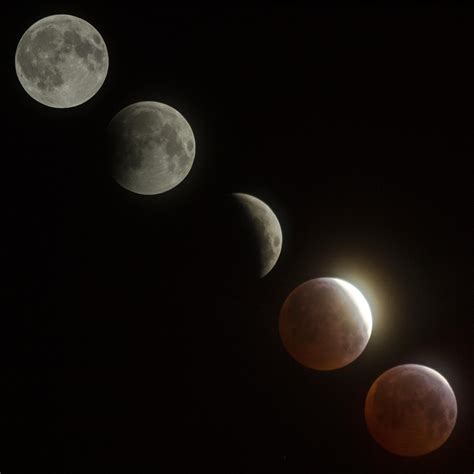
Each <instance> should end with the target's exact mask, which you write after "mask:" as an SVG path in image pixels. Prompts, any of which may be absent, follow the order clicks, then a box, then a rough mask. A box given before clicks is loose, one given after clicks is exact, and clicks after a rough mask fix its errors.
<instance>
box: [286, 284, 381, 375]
mask: <svg viewBox="0 0 474 474" xmlns="http://www.w3.org/2000/svg"><path fill="white" fill-rule="evenodd" d="M279 331H280V337H281V340H282V342H283V345H284V347H285V349H286V350H287V351H288V353H289V354H290V355H291V356H292V357H293V358H294V359H296V360H297V361H298V362H299V363H300V364H302V365H304V366H306V367H309V368H311V369H317V370H332V369H338V368H340V367H344V366H345V365H347V364H349V363H351V362H352V361H353V360H354V359H356V358H357V357H358V356H359V355H360V354H361V353H362V351H363V350H364V349H365V347H366V345H367V342H368V340H369V338H370V334H371V332H372V314H371V312H370V307H369V304H368V303H367V301H366V299H365V298H364V296H363V295H362V293H361V292H360V291H359V290H358V289H357V288H356V287H354V286H353V285H351V284H350V283H348V282H347V281H344V280H340V279H339V278H315V279H313V280H309V281H307V282H305V283H303V284H301V285H300V286H298V287H297V288H295V289H294V290H293V291H292V292H291V293H290V295H289V296H288V297H287V299H286V301H285V302H284V304H283V306H282V308H281V311H280V320H279Z"/></svg>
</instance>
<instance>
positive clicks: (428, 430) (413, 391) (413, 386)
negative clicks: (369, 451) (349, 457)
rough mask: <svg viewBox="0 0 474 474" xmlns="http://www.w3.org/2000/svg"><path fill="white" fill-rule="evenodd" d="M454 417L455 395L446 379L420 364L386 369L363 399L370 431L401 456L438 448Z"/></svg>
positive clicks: (446, 434)
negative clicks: (364, 399)
mask: <svg viewBox="0 0 474 474" xmlns="http://www.w3.org/2000/svg"><path fill="white" fill-rule="evenodd" d="M456 417H457V404H456V397H455V396H454V392H453V390H452V389H451V387H450V386H449V384H448V382H447V381H446V379H445V378H444V377H443V376H442V375H440V374H439V373H438V372H436V371H435V370H433V369H430V368H429V367H425V366H423V365H416V364H406V365H399V366H397V367H393V368H392V369H390V370H387V371H386V372H384V373H383V374H382V375H381V376H380V377H379V378H378V379H377V380H376V381H375V382H374V383H373V384H372V387H370V390H369V393H368V394H367V398H366V401H365V419H366V423H367V427H368V429H369V432H370V434H371V435H372V436H373V437H374V439H375V440H376V441H377V442H378V443H379V444H380V445H382V446H383V447H384V448H385V449H386V450H388V451H390V452H392V453H394V454H398V455H400V456H420V455H422V454H427V453H430V452H431V451H434V450H435V449H437V448H439V447H440V446H441V445H442V444H443V443H444V442H445V441H446V440H447V439H448V437H449V435H450V434H451V432H452V431H453V428H454V425H455V423H456Z"/></svg>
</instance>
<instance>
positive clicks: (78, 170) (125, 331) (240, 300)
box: [0, 1, 474, 474]
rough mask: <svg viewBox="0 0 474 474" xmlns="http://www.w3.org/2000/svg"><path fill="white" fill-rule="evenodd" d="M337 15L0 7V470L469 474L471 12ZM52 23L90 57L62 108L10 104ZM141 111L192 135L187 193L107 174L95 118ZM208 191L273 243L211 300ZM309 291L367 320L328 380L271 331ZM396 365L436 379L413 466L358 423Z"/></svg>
mask: <svg viewBox="0 0 474 474" xmlns="http://www.w3.org/2000/svg"><path fill="white" fill-rule="evenodd" d="M178 3H180V2H178ZM352 4H353V7H352V8H346V7H343V6H341V7H340V8H331V9H324V8H310V7H303V6H301V7H298V8H296V7H289V6H284V4H283V3H280V4H279V5H278V6H269V5H268V6H266V7H261V8H259V9H256V8H245V9H244V8H237V7H235V8H231V7H229V6H227V7H224V6H221V7H219V8H217V7H211V6H205V7H204V6H202V7H200V8H198V7H197V6H196V5H195V6H194V7H191V6H189V7H187V6H185V5H184V4H183V6H181V7H173V8H172V7H171V6H170V2H166V3H163V4H160V2H153V3H149V4H148V3H147V4H145V3H143V4H141V3H140V2H138V1H133V2H131V3H129V4H128V5H127V6H126V7H125V6H124V7H121V6H119V4H118V2H117V3H116V4H115V5H114V7H113V8H112V7H105V6H99V3H98V2H96V3H95V5H93V4H92V3H91V4H90V5H88V4H86V3H85V2H65V3H61V2H31V3H28V2H21V1H17V2H12V3H11V4H9V6H5V7H4V9H6V10H5V12H4V16H3V17H2V18H3V21H4V25H3V27H2V30H1V32H0V35H1V37H2V41H1V45H2V68H3V69H2V77H3V79H4V80H5V83H4V86H3V91H4V97H3V101H2V104H3V114H2V115H3V127H2V131H3V133H2V142H3V152H2V177H3V179H2V186H1V191H2V199H1V202H2V233H1V236H2V237H1V238H2V245H1V249H2V250H1V252H2V254H1V258H2V269H3V273H4V276H5V277H6V278H5V283H4V286H3V288H4V292H5V293H4V294H5V296H4V297H3V298H2V303H3V304H2V306H3V308H4V309H3V310H2V311H1V318H0V320H1V327H0V335H1V336H0V337H1V339H0V350H1V353H0V355H1V357H0V364H1V370H0V394H1V395H0V396H1V401H2V403H1V404H0V433H1V439H0V441H1V442H0V470H1V472H2V473H5V474H8V473H25V474H26V473H28V474H29V473H35V474H36V473H48V474H51V473H68V474H72V473H81V474H83V473H85V472H101V473H109V472H110V473H111V472H116V471H120V470H121V469H124V470H126V471H127V472H134V473H138V472H164V473H174V472H176V473H181V472H186V473H191V472H219V473H221V474H246V473H292V474H293V473H295V474H299V473H304V474H306V473H308V474H309V473H328V474H339V473H341V474H344V473H364V474H372V473H374V474H382V473H384V474H391V473H393V474H395V473H396V474H400V473H407V474H417V473H429V474H448V473H449V474H458V473H459V474H461V473H470V472H472V470H473V469H474V452H473V446H474V434H473V432H474V429H473V418H474V416H473V399H474V393H473V391H474V386H473V380H474V372H473V368H472V367H473V366H472V363H473V349H472V347H473V338H472V335H473V329H474V327H473V312H472V290H473V287H472V282H473V278H472V277H473V274H472V268H473V265H472V263H473V262H472V258H471V257H472V233H471V222H472V212H471V202H472V192H471V189H472V172H471V167H472V155H473V151H474V115H473V111H474V88H473V84H474V66H473V64H474V62H473V61H474V53H473V52H474V10H471V9H461V8H459V9H443V8H435V7H422V6H419V7H412V8H410V9H400V8H399V9H394V8H392V9H389V8H385V9H381V8H377V9H376V8H369V7H364V6H362V5H360V6H358V7H357V6H356V5H357V2H352ZM420 5H421V4H420ZM56 13H67V14H71V15H75V16H78V17H81V18H83V19H85V20H87V21H88V22H90V23H91V24H92V25H94V26H95V27H96V28H97V29H98V31H99V32H100V33H101V35H102V36H103V38H104V40H105V42H106V44H107V47H108V51H109V56H110V67H109V73H108V77H107V79H106V81H105V83H104V85H103V87H102V88H101V90H100V91H99V92H98V93H97V95H96V96H94V97H93V98H92V99H91V100H90V101H88V102H86V103H85V104H83V105H81V106H79V107H75V108H70V109H52V108H48V107H45V106H43V105H41V104H40V103H38V102H36V101H34V100H33V99H32V98H30V97H29V96H28V95H27V94H26V92H25V91H24V90H23V88H22V87H21V85H20V83H19V81H18V79H17V77H16V73H15V67H14V55H15V49H16V46H17V44H18V41H19V39H20V37H21V35H22V34H23V33H24V31H25V30H26V29H27V28H28V27H29V26H30V25H31V24H32V23H34V22H35V21H37V20H38V19H40V18H42V17H45V16H48V15H51V14H56ZM142 100H155V101H158V102H163V103H166V104H168V105H171V106H172V107H174V108H176V109H177V110H179V111H180V112H181V113H182V114H183V115H184V117H185V118H186V119H187V120H188V122H189V123H190V125H191V127H192V128H193V131H194V134H195V137H196V158H195V162H194V165H193V168H192V170H191V172H190V174H189V175H188V177H187V178H186V179H185V180H184V181H183V182H182V183H181V184H180V185H179V186H177V187H176V188H174V189H173V190H171V191H169V192H167V193H164V194H161V195H156V196H140V195H137V194H132V193H130V192H127V191H125V190H124V189H123V188H121V187H120V186H119V185H117V184H116V183H115V182H114V181H113V180H112V178H111V177H110V174H109V172H108V168H107V149H106V144H105V131H106V127H107V125H108V123H109V121H110V120H111V119H112V117H113V116H114V115H115V114H116V113H117V112H118V111H119V110H121V109H122V108H123V107H125V106H126V105H129V104H131V103H133V102H137V101H142ZM230 192H244V193H249V194H252V195H255V196H257V197H259V198H260V199H262V200H263V201H265V202H266V203H267V204H268V205H269V206H270V207H271V208H272V209H273V211H274V212H275V214H276V215H277V216H278V218H279V220H280V223H281V226H282V231H283V249H282V254H281V256H280V259H279V261H278V263H277V265H276V266H275V268H274V269H273V270H272V271H271V272H270V274H269V275H268V276H267V277H265V278H264V279H262V280H257V281H245V282H242V284H240V285H239V284H238V282H236V281H235V280H231V279H230V277H228V275H229V274H230V273H231V272H230V270H231V269H230V268H229V266H228V265H229V263H228V262H226V261H225V259H224V258H222V256H223V255H225V254H226V252H228V249H229V246H230V245H234V244H235V242H234V240H235V239H232V238H231V236H229V235H227V234H226V232H225V231H224V230H223V229H224V226H223V225H222V222H223V221H224V220H225V216H224V215H223V213H222V209H221V206H220V203H221V201H222V199H223V196H225V194H226V193H230ZM323 276H334V277H339V278H343V279H346V280H348V281H349V282H351V283H353V284H354V285H355V286H357V287H358V288H359V289H360V290H361V291H362V292H363V293H364V295H365V296H366V298H367V300H368V301H369V304H370V306H371V308H372V313H373V321H374V326H373V332H372V336H371V339H370V340H369V343H368V345H367V348H366V350H365V351H364V352H363V353H362V355H361V356H360V357H359V358H358V359H356V360H355V361H354V362H353V363H351V364H349V365H348V366H346V367H344V368H342V369H339V370H335V371H330V372H318V371H312V370H310V369H306V368H304V367H303V366H301V365H299V364H298V363H297V362H296V361H294V360H293V359H292V358H291V357H290V356H289V355H288V354H287V353H286V351H285V350H284V348H283V346H282V344H281V342H280V338H279V334H278V314H279V311H280V308H281V305H282V304H283V302H284V300H285V298H286V297H287V295H288V294H289V292H290V291H291V290H293V289H294V288H295V287H296V286H297V285H299V284H300V283H302V282H304V281H306V280H308V279H311V278H316V277H323ZM403 363H417V364H423V365H427V366H429V367H431V368H433V369H435V370H437V371H439V372H440V373H441V374H442V375H444V376H445V377H446V379H447V380H448V381H449V383H450V385H451V387H452V388H453V390H454V392H455V394H456V398H457V403H458V418H457V424H456V426H455V428H454V431H453V433H452V435H451V436H450V438H449V439H448V441H447V442H446V444H444V445H443V446H442V447H441V448H440V449H438V450H436V451H434V452H433V453H431V454H428V455H426V456H422V457H419V458H402V457H398V456H396V455H392V454H390V453H388V452H387V451H385V450H384V449H383V448H381V447H380V446H379V445H378V444H377V443H376V442H375V441H374V440H373V439H372V438H371V436H370V434H369V432H368V430H367V428H366V425H365V420H364V415H363V407H364V400H365V396H366V394H367V391H368V389H369V388H370V385H371V384H372V382H373V381H374V380H375V379H376V378H377V377H378V376H379V375H380V374H381V373H382V372H384V371H385V370H387V369H389V368H391V367H393V366H395V365H399V364H403Z"/></svg>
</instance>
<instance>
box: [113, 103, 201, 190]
mask: <svg viewBox="0 0 474 474" xmlns="http://www.w3.org/2000/svg"><path fill="white" fill-rule="evenodd" d="M108 137H109V147H110V165H111V170H112V175H113V177H114V179H115V180H116V181H117V182H118V183H119V184H120V185H121V186H122V187H124V188H125V189H128V190H129V191H132V192H134V193H137V194H160V193H164V192H166V191H169V190H170V189H172V188H174V187H175V186H177V185H178V184H179V183H180V182H181V181H183V179H184V178H185V177H186V176H187V174H188V173H189V171H190V170H191V167H192V165H193V161H194V155H195V149H196V143H195V140H194V135H193V131H192V129H191V127H190V125H189V124H188V122H187V121H186V119H185V118H184V117H183V116H182V115H181V114H180V113H179V112H178V111H177V110H175V109H173V108H172V107H170V106H169V105H166V104H161V103H159V102H137V103H136V104H132V105H129V106H127V107H125V108H124V109H122V110H121V111H120V112H119V113H118V114H117V115H116V116H115V117H114V118H113V119H112V121H111V122H110V124H109V127H108Z"/></svg>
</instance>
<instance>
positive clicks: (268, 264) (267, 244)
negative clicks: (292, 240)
mask: <svg viewBox="0 0 474 474" xmlns="http://www.w3.org/2000/svg"><path fill="white" fill-rule="evenodd" d="M230 204H231V209H230V217H231V219H232V223H233V226H234V228H233V229H232V230H231V232H232V234H233V238H234V240H235V243H234V246H235V247H238V248H235V249H232V252H233V254H234V255H233V256H234V258H233V259H232V260H233V262H232V264H233V265H234V266H235V265H240V266H241V267H245V268H244V273H245V274H246V275H247V276H249V277H260V278H263V277H264V276H265V275H267V274H268V273H269V272H270V271H271V270H272V268H273V267H274V266H275V264H276V262H277V260H278V257H279V256H280V253H281V246H282V242H283V236H282V232H281V227H280V223H279V222H278V219H277V217H276V215H275V214H274V212H273V211H272V210H271V209H270V207H269V206H268V205H267V204H265V203H264V202H263V201H261V200H260V199H257V198H256V197H254V196H250V195H249V194H243V193H234V194H232V195H231V196H230ZM236 260H238V261H236Z"/></svg>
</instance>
